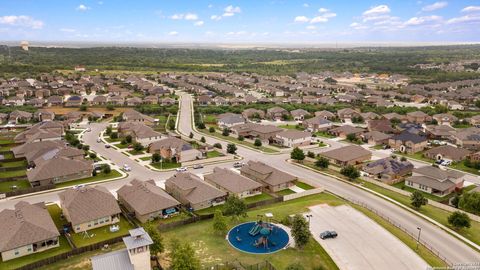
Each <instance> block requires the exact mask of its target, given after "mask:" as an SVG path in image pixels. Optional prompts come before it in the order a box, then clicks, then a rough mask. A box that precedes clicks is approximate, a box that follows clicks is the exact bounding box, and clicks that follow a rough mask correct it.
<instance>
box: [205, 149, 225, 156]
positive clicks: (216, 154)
mask: <svg viewBox="0 0 480 270" xmlns="http://www.w3.org/2000/svg"><path fill="white" fill-rule="evenodd" d="M220 156H222V153H220V152H218V151H217V150H213V151H209V152H207V158H216V157H220Z"/></svg>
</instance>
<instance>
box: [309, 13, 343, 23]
mask: <svg viewBox="0 0 480 270" xmlns="http://www.w3.org/2000/svg"><path fill="white" fill-rule="evenodd" d="M336 16H337V14H335V13H332V12H329V13H323V14H321V15H320V16H316V17H314V18H312V19H311V20H310V23H320V22H328V20H329V19H330V18H334V17H336Z"/></svg>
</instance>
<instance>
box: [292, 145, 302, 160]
mask: <svg viewBox="0 0 480 270" xmlns="http://www.w3.org/2000/svg"><path fill="white" fill-rule="evenodd" d="M290 158H291V159H294V160H297V161H302V160H304V159H305V153H303V150H302V149H300V148H298V147H295V148H293V150H292V152H291V153H290Z"/></svg>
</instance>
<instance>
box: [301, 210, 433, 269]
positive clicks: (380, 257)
mask: <svg viewBox="0 0 480 270" xmlns="http://www.w3.org/2000/svg"><path fill="white" fill-rule="evenodd" d="M310 211H311V212H310V214H311V218H310V230H311V232H312V234H313V237H314V238H315V240H316V241H317V242H319V243H320V244H321V245H322V246H323V247H324V248H325V250H326V251H327V252H328V254H329V255H330V257H332V259H333V260H334V261H335V262H336V263H337V265H338V267H339V268H340V269H344V270H363V269H372V270H373V269H378V270H383V269H389V270H404V269H427V266H428V264H427V263H426V262H425V261H424V260H423V259H422V258H420V256H418V255H417V254H416V253H415V252H413V251H412V250H411V249H410V248H409V247H408V246H407V245H405V244H404V243H403V242H402V241H400V240H399V239H398V238H396V237H395V236H393V235H392V234H391V233H390V232H388V231H387V230H386V229H384V228H383V227H382V226H380V225H378V224H377V223H375V222H374V221H373V220H371V219H370V218H368V217H367V216H365V215H363V214H362V213H361V212H359V211H357V210H355V209H354V208H352V207H350V206H346V205H340V206H337V207H332V206H329V205H326V204H323V205H317V206H313V207H310ZM327 230H335V231H336V232H337V233H338V237H337V238H335V239H325V240H322V239H320V233H322V232H324V231H327ZM405 258H408V259H405Z"/></svg>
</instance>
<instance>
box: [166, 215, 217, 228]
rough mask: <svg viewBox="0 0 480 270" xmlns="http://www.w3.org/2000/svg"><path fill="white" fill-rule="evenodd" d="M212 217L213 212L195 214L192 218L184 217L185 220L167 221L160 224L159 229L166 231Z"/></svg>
mask: <svg viewBox="0 0 480 270" xmlns="http://www.w3.org/2000/svg"><path fill="white" fill-rule="evenodd" d="M211 218H213V214H207V215H201V216H193V217H190V218H187V219H184V220H179V221H174V222H170V223H166V224H160V225H158V227H157V228H158V230H159V231H166V230H169V229H172V228H175V227H178V226H183V225H188V224H192V223H195V222H198V221H202V220H207V219H211Z"/></svg>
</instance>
